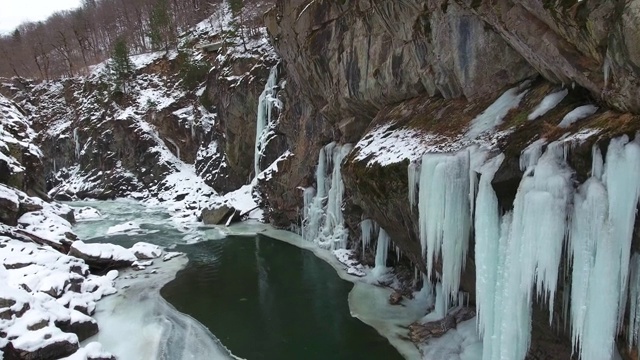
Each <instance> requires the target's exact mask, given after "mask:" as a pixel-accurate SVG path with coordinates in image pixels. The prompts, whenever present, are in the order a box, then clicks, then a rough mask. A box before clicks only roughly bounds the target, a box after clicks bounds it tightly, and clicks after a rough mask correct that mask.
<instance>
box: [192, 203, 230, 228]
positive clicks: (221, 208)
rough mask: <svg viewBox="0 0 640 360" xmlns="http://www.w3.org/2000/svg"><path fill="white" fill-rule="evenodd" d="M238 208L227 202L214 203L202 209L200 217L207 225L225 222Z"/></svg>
mask: <svg viewBox="0 0 640 360" xmlns="http://www.w3.org/2000/svg"><path fill="white" fill-rule="evenodd" d="M236 212H237V211H236V209H235V208H234V207H232V206H229V205H227V204H221V205H213V206H211V207H210V208H207V209H204V210H202V213H201V214H200V217H201V218H202V222H203V223H205V224H207V225H220V224H224V223H225V222H226V221H227V219H228V218H229V217H230V216H233V215H234V214H235V213H236Z"/></svg>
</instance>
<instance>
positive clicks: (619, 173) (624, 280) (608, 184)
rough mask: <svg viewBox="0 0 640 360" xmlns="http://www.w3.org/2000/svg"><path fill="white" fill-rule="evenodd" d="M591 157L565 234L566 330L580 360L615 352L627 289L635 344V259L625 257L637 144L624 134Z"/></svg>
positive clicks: (639, 154) (639, 161)
mask: <svg viewBox="0 0 640 360" xmlns="http://www.w3.org/2000/svg"><path fill="white" fill-rule="evenodd" d="M593 159H594V160H593V165H592V166H593V168H592V177H591V178H590V179H588V180H587V181H586V182H585V183H584V184H583V185H582V186H581V187H580V188H579V190H578V193H577V194H576V196H575V200H574V214H573V219H572V224H571V230H570V233H569V238H570V251H571V254H570V255H571V256H572V263H573V274H572V288H571V331H572V338H573V343H574V346H575V347H576V348H579V353H580V357H581V358H582V359H583V360H592V359H593V360H595V359H610V358H611V357H612V355H613V354H614V346H615V337H616V334H617V333H618V330H619V329H620V328H621V327H622V324H623V316H624V313H625V309H626V299H627V293H628V294H629V297H630V299H631V300H630V307H629V308H630V318H629V328H628V330H627V334H628V336H629V341H630V344H634V343H637V333H638V322H637V319H638V313H637V311H638V310H637V309H638V275H637V274H638V273H637V270H638V268H637V265H638V264H637V258H636V257H635V256H634V258H633V260H632V261H631V263H630V257H631V241H632V238H633V228H634V222H635V217H636V208H637V206H638V197H639V196H640V177H638V173H640V144H639V143H638V141H637V140H636V141H633V142H629V139H628V137H627V136H622V137H619V138H616V139H612V140H611V142H610V143H609V147H608V150H607V155H606V161H603V160H602V156H601V154H600V151H599V150H598V148H594V151H593ZM603 164H604V166H603ZM629 269H631V278H630V279H629ZM627 289H630V290H627Z"/></svg>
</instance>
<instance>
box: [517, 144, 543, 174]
mask: <svg viewBox="0 0 640 360" xmlns="http://www.w3.org/2000/svg"><path fill="white" fill-rule="evenodd" d="M545 142H546V140H545V139H539V140H536V141H534V142H533V143H531V145H529V146H527V148H526V149H524V151H522V154H521V155H520V171H526V170H527V169H529V168H532V167H533V166H535V165H536V164H537V163H538V159H540V156H542V147H543V146H544V144H545Z"/></svg>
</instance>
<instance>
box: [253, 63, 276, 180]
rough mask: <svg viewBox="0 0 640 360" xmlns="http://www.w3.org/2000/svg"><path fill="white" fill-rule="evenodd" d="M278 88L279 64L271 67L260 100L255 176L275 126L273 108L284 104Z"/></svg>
mask: <svg viewBox="0 0 640 360" xmlns="http://www.w3.org/2000/svg"><path fill="white" fill-rule="evenodd" d="M277 90H278V65H276V66H274V67H272V68H271V72H270V73H269V78H268V79H267V84H266V85H265V86H264V91H262V94H260V98H259V100H258V117H257V121H256V145H255V152H254V157H253V163H254V171H255V176H258V174H259V173H260V159H261V158H262V155H263V151H264V147H265V146H266V141H267V140H268V135H269V130H270V128H271V127H272V126H273V121H274V120H276V119H273V117H272V115H273V108H274V107H277V108H281V107H282V104H281V103H280V101H279V100H278V99H277Z"/></svg>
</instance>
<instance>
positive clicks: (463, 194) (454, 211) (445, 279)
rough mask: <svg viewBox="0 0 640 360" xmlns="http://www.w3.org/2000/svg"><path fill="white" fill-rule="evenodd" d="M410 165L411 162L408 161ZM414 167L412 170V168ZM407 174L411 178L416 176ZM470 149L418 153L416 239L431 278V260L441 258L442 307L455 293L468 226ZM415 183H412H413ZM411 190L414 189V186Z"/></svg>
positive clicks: (458, 282) (456, 292) (464, 251)
mask: <svg viewBox="0 0 640 360" xmlns="http://www.w3.org/2000/svg"><path fill="white" fill-rule="evenodd" d="M410 166H411V165H410ZM413 171H415V170H413ZM411 173H412V170H411V167H410V168H409V174H410V175H411V176H412V177H413V179H409V181H410V182H411V181H415V180H416V178H418V177H417V176H415V175H413V174H411ZM469 174H470V152H469V150H465V151H462V152H460V153H457V154H426V155H424V156H423V157H422V163H421V165H420V177H419V178H418V179H419V184H418V214H419V225H420V243H421V245H422V251H423V254H424V255H425V260H426V263H427V277H428V278H429V279H431V278H432V272H433V268H434V264H435V263H436V262H437V260H438V258H439V257H441V258H442V274H441V278H442V291H443V292H444V307H445V310H448V309H449V305H450V300H451V299H455V298H457V296H458V289H459V287H460V274H461V273H462V269H463V267H464V264H465V259H466V257H467V250H468V247H469V232H470V230H471V204H470V203H469V194H470V191H471V190H470V185H471V183H472V182H471V181H470V178H469ZM413 186H415V185H413ZM414 192H415V190H414Z"/></svg>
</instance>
